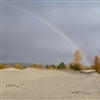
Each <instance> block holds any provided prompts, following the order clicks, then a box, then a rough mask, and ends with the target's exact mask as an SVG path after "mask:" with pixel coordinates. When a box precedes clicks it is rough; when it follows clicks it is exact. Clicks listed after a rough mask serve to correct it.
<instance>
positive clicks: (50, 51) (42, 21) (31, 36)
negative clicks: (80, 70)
mask: <svg viewBox="0 0 100 100" xmlns="http://www.w3.org/2000/svg"><path fill="white" fill-rule="evenodd" d="M4 1H7V2H2V15H1V13H0V17H1V16H2V25H1V24H0V25H1V26H2V27H1V26H0V27H1V28H2V48H1V46H0V50H1V49H2V61H3V62H6V63H12V62H25V63H38V64H59V63H60V62H64V63H65V64H68V63H70V62H72V61H73V54H74V52H75V48H73V46H72V45H70V43H68V41H67V39H65V38H64V37H62V35H61V34H59V33H58V32H57V31H56V30H55V27H56V29H59V30H60V31H61V32H62V33H63V34H64V35H65V36H66V37H69V39H70V40H71V41H72V42H73V43H74V44H75V45H76V46H77V47H78V48H79V49H80V51H82V52H83V54H84V55H85V56H86V59H88V61H89V62H90V63H91V64H93V59H94V57H95V55H100V52H99V50H100V2H91V1H90V2H83V1H82V0H78V1H82V2H78V1H77V2H63V1H66V0H63V1H61V0H58V1H60V2H57V0H55V1H56V2H54V0H52V2H50V0H49V2H45V1H46V0H44V1H42V0H37V1H41V2H24V1H28V0H4ZM9 1H10V2H9ZM11 1H12V2H11ZM13 1H23V2H13ZM30 1H34V0H30ZM73 1H75V0H73ZM92 1H93V0H92ZM0 6H1V3H0ZM0 21H1V20H0ZM50 23H51V24H50ZM50 25H52V27H50ZM1 28H0V30H1ZM0 36H1V35H0ZM0 56H1V54H0ZM82 63H83V64H86V63H84V61H82Z"/></svg>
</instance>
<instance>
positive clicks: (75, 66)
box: [70, 63, 82, 70]
mask: <svg viewBox="0 0 100 100" xmlns="http://www.w3.org/2000/svg"><path fill="white" fill-rule="evenodd" d="M70 69H73V70H81V69H82V66H81V64H76V63H71V64H70Z"/></svg>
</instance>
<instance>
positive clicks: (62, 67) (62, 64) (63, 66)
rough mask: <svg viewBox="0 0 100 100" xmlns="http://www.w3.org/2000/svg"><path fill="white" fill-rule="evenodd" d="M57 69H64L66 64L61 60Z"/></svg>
mask: <svg viewBox="0 0 100 100" xmlns="http://www.w3.org/2000/svg"><path fill="white" fill-rule="evenodd" d="M57 69H66V64H64V63H63V62H61V63H60V64H59V65H58V66H57Z"/></svg>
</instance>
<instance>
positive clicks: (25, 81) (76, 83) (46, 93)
mask: <svg viewBox="0 0 100 100" xmlns="http://www.w3.org/2000/svg"><path fill="white" fill-rule="evenodd" d="M0 75H2V76H0V78H1V79H2V82H1V83H2V84H1V83H0V88H1V91H0V94H1V97H2V100H84V99H85V100H91V99H92V100H96V99H98V100H100V75H99V74H98V73H90V74H85V73H80V72H76V71H60V70H46V69H32V68H27V69H24V70H18V69H13V68H8V69H3V70H0Z"/></svg>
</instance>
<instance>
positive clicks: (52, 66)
mask: <svg viewBox="0 0 100 100" xmlns="http://www.w3.org/2000/svg"><path fill="white" fill-rule="evenodd" d="M45 68H47V69H55V68H56V67H55V65H53V64H52V65H46V67H45Z"/></svg>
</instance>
